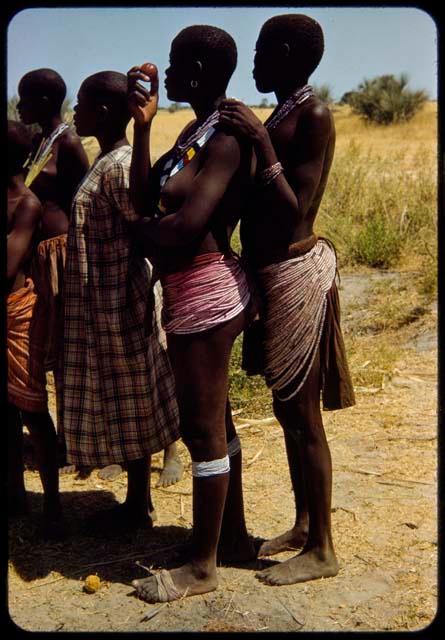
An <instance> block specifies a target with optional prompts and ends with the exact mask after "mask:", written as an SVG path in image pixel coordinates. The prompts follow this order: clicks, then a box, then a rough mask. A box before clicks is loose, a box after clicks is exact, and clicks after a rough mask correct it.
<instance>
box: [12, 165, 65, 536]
mask: <svg viewBox="0 0 445 640" xmlns="http://www.w3.org/2000/svg"><path fill="white" fill-rule="evenodd" d="M41 218H42V205H41V204H40V202H39V200H38V199H37V198H36V196H35V195H34V194H33V193H32V191H30V189H28V188H27V187H25V184H24V175H23V173H19V174H16V175H10V176H9V179H8V210H7V232H8V236H7V286H8V293H12V292H14V291H17V290H18V289H20V288H21V287H23V286H24V284H25V279H26V276H27V272H28V268H29V259H30V255H31V252H32V247H33V240H34V236H35V234H36V232H37V229H38V226H39V224H40V221H41ZM30 348H31V345H30ZM23 424H26V425H27V427H28V429H29V432H30V436H31V440H32V443H33V445H34V448H35V451H36V458H37V467H38V470H39V475H40V479H41V482H42V486H43V494H44V506H43V531H42V533H43V536H44V537H46V538H59V537H63V536H64V535H65V533H66V531H65V527H64V523H63V517H62V508H61V504H60V495H59V475H58V457H57V437H56V430H55V427H54V424H53V421H52V419H51V416H50V414H49V412H48V411H43V412H30V411H23V410H22V411H20V410H19V409H18V407H16V406H15V405H13V404H12V403H10V402H8V503H9V513H10V515H22V514H24V513H26V512H27V501H26V490H25V484H24V475H23V472H24V467H23Z"/></svg>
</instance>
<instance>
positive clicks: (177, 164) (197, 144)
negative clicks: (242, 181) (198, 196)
mask: <svg viewBox="0 0 445 640" xmlns="http://www.w3.org/2000/svg"><path fill="white" fill-rule="evenodd" d="M218 120H219V111H214V112H213V113H211V114H210V116H209V117H208V118H207V120H205V121H204V122H203V123H202V125H201V126H200V127H198V129H196V131H195V132H194V133H192V134H191V135H189V136H188V137H187V138H186V139H185V140H184V142H180V141H179V140H178V141H177V142H176V144H175V146H174V147H173V150H172V154H171V156H170V159H169V160H167V162H166V163H165V165H164V168H163V170H162V171H163V173H162V175H161V178H160V185H161V187H163V186H164V184H165V183H166V182H167V180H168V179H169V178H171V177H172V176H174V175H175V173H178V171H180V170H181V169H183V168H184V167H185V165H186V164H188V163H189V162H190V160H191V159H192V158H193V157H194V156H195V155H196V153H197V152H198V151H199V149H201V148H202V147H203V146H204V145H205V143H206V142H207V140H208V139H209V138H210V137H211V136H212V135H213V133H214V132H215V127H214V125H215V124H216V123H217V122H218Z"/></svg>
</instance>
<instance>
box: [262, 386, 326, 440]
mask: <svg viewBox="0 0 445 640" xmlns="http://www.w3.org/2000/svg"><path fill="white" fill-rule="evenodd" d="M273 409H274V413H275V416H276V418H277V420H278V421H279V422H280V424H281V426H282V427H283V429H284V430H285V431H286V433H287V434H288V435H290V436H292V438H293V439H301V438H305V439H306V440H307V439H310V438H318V434H319V433H320V431H321V430H322V429H323V422H322V419H321V412H320V403H319V401H317V402H314V401H313V400H311V399H310V398H306V397H298V396H297V397H296V398H292V399H291V400H290V401H287V402H281V401H280V400H278V399H277V398H274V400H273Z"/></svg>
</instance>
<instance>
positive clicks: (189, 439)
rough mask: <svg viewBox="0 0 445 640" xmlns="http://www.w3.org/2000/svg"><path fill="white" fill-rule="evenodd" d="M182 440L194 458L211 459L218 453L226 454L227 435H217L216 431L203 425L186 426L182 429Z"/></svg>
mask: <svg viewBox="0 0 445 640" xmlns="http://www.w3.org/2000/svg"><path fill="white" fill-rule="evenodd" d="M181 437H182V440H183V442H184V444H185V446H186V447H187V449H188V450H189V452H190V454H191V456H192V458H193V457H198V458H204V459H206V458H207V459H209V457H212V456H213V455H215V452H218V453H217V455H220V454H221V455H225V453H226V449H227V446H226V435H225V433H223V432H221V433H215V431H214V429H211V428H208V426H207V425H203V424H196V423H194V424H190V423H188V424H186V425H182V429H181Z"/></svg>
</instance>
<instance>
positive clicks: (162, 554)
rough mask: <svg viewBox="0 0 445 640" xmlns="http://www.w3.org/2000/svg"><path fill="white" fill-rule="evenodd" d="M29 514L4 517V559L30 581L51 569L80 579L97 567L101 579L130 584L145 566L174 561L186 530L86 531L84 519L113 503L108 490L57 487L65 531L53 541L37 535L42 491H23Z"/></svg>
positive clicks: (86, 519)
mask: <svg viewBox="0 0 445 640" xmlns="http://www.w3.org/2000/svg"><path fill="white" fill-rule="evenodd" d="M27 497H28V504H29V514H28V515H27V516H23V517H21V518H18V519H16V520H12V519H11V520H10V522H9V560H10V562H11V564H12V566H13V567H14V569H15V571H16V572H17V573H18V575H19V576H20V578H21V579H22V580H24V581H26V582H32V581H33V580H38V579H42V578H45V577H47V576H49V575H50V574H51V573H52V572H56V573H59V574H60V575H61V576H64V577H71V578H75V577H76V576H78V577H79V579H80V578H85V577H86V576H87V575H89V574H94V573H96V571H99V570H100V574H101V578H102V580H106V581H109V582H121V583H128V584H130V582H131V580H133V579H134V578H139V577H144V576H146V575H147V571H146V569H143V568H142V567H141V566H138V565H137V564H136V562H137V561H139V562H140V563H141V564H142V565H144V566H145V567H147V568H151V567H153V568H157V567H158V566H160V565H162V566H163V567H166V566H167V567H169V566H175V564H176V563H177V562H178V556H179V555H180V551H181V550H182V551H183V549H184V547H185V546H186V544H187V542H188V540H189V537H190V529H188V528H185V527H180V526H155V527H154V528H153V529H152V530H146V529H144V530H142V529H137V530H130V531H126V532H116V531H113V530H110V529H108V530H103V531H100V530H96V531H89V530H88V528H87V527H86V526H85V523H86V522H87V521H88V518H89V517H91V516H93V515H95V514H96V513H97V512H99V511H106V510H107V509H110V508H112V507H114V506H116V505H117V504H118V502H117V501H116V499H115V496H114V494H113V493H112V492H111V491H99V490H98V491H69V492H62V493H61V499H62V505H63V508H64V512H65V514H66V520H67V524H68V530H69V535H68V537H67V538H66V540H64V541H61V542H53V541H46V540H43V539H42V537H41V535H40V526H41V513H42V508H43V496H42V494H40V493H35V492H28V493H27Z"/></svg>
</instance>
